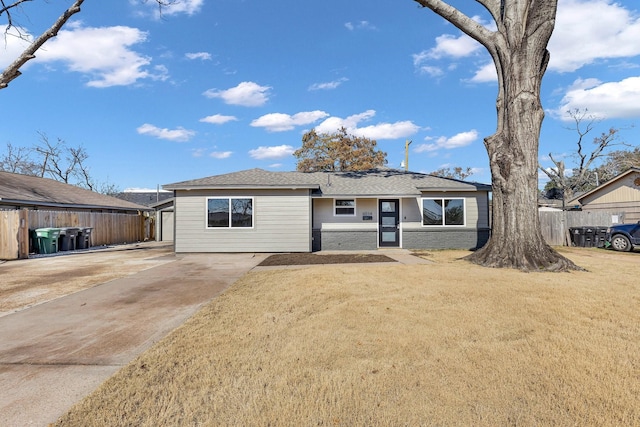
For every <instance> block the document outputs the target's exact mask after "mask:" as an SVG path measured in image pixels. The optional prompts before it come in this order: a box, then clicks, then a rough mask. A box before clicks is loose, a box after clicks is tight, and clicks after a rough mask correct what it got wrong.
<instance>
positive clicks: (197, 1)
mask: <svg viewBox="0 0 640 427" xmlns="http://www.w3.org/2000/svg"><path fill="white" fill-rule="evenodd" d="M129 3H131V4H132V5H134V6H138V5H139V3H143V4H144V5H146V6H147V9H148V10H150V11H151V14H152V15H153V16H154V17H155V18H157V19H159V18H160V17H162V16H171V15H178V14H180V13H184V14H186V15H189V16H191V15H195V14H196V13H198V12H200V9H202V5H203V4H204V0H179V1H169V2H165V3H166V4H165V5H163V6H162V8H159V7H158V3H157V2H156V1H142V2H141V1H140V0H129Z"/></svg>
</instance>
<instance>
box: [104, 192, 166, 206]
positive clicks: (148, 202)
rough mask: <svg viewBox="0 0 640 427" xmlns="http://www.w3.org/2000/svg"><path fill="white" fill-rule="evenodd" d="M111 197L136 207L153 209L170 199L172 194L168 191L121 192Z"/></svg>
mask: <svg viewBox="0 0 640 427" xmlns="http://www.w3.org/2000/svg"><path fill="white" fill-rule="evenodd" d="M113 196H114V197H116V198H118V199H122V200H126V201H128V202H131V203H135V204H137V205H143V206H148V207H153V206H154V205H156V204H159V203H162V202H164V201H165V200H167V199H171V198H172V197H173V193H172V192H170V191H123V192H121V193H117V194H114V195H113Z"/></svg>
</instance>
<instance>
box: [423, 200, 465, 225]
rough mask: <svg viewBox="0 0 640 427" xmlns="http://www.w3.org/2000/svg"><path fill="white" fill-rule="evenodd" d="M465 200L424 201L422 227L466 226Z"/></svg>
mask: <svg viewBox="0 0 640 427" xmlns="http://www.w3.org/2000/svg"><path fill="white" fill-rule="evenodd" d="M464 218H465V213H464V199H444V198H443V199H422V225H439V226H464V221H465V219H464Z"/></svg>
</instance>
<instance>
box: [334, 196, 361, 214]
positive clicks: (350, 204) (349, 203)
mask: <svg viewBox="0 0 640 427" xmlns="http://www.w3.org/2000/svg"><path fill="white" fill-rule="evenodd" d="M333 212H334V214H335V215H348V216H355V215H356V201H355V200H354V199H335V204H334V210H333Z"/></svg>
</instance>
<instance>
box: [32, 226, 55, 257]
mask: <svg viewBox="0 0 640 427" xmlns="http://www.w3.org/2000/svg"><path fill="white" fill-rule="evenodd" d="M36 237H37V239H38V253H41V254H55V253H56V252H58V237H60V229H59V228H37V229H36Z"/></svg>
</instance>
